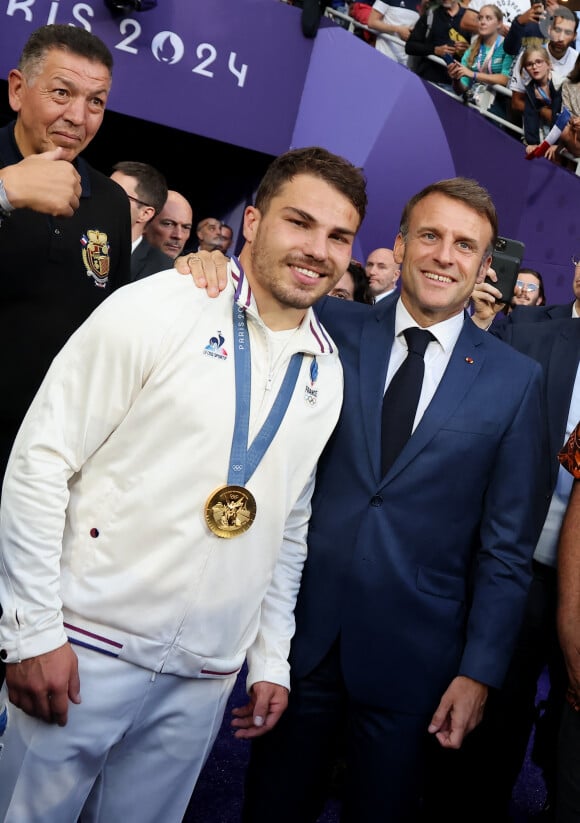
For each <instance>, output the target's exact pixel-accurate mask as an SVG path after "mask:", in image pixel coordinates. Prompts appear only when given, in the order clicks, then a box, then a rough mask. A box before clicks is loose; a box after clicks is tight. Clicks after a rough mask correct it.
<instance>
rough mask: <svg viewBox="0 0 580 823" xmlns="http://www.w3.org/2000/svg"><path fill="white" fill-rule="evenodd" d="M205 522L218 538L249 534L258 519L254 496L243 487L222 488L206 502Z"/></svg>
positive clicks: (213, 493)
mask: <svg viewBox="0 0 580 823" xmlns="http://www.w3.org/2000/svg"><path fill="white" fill-rule="evenodd" d="M204 514H205V522H206V523H207V525H208V526H209V528H210V529H211V531H212V532H213V533H214V534H216V535H217V536H218V537H237V536H238V535H239V534H243V533H244V532H247V531H248V529H249V528H250V526H251V525H252V523H253V522H254V520H255V518H256V501H255V499H254V495H253V494H252V493H251V492H250V491H248V489H246V488H244V487H243V486H229V485H228V486H220V487H219V488H218V489H216V490H215V491H213V492H212V493H211V494H210V496H209V497H208V498H207V500H206V501H205V508H204Z"/></svg>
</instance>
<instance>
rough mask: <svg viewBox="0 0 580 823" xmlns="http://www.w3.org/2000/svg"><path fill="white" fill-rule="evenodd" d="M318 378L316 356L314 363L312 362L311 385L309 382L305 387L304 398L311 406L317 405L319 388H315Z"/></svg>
mask: <svg viewBox="0 0 580 823" xmlns="http://www.w3.org/2000/svg"><path fill="white" fill-rule="evenodd" d="M317 380H318V363H317V362H316V357H314V358H313V360H312V363H311V364H310V385H308V384H307V385H306V386H305V387H304V399H305V400H306V402H307V403H308V405H309V406H315V405H316V401H317V400H318V389H315V388H314V386H315V384H316V381H317Z"/></svg>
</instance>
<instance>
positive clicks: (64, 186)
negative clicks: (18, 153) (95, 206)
mask: <svg viewBox="0 0 580 823" xmlns="http://www.w3.org/2000/svg"><path fill="white" fill-rule="evenodd" d="M63 153H64V152H63V149H60V148H59V149H54V150H53V151H45V152H43V153H42V154H31V155H30V156H29V157H25V158H24V160H21V161H20V163H15V164H14V165H12V166H5V167H4V168H3V169H0V178H1V179H2V182H3V183H4V189H5V191H6V196H7V198H8V200H9V201H10V204H11V205H12V206H13V207H14V208H15V209H23V208H28V209H32V210H33V211H38V212H41V213H42V214H52V215H53V216H55V217H72V215H73V214H74V213H75V211H76V210H77V209H78V207H79V199H80V196H81V178H80V176H79V173H78V172H77V170H76V169H75V167H74V166H73V165H72V163H69V162H68V160H62V159H61V156H62V155H63Z"/></svg>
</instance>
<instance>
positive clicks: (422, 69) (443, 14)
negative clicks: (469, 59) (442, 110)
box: [405, 0, 478, 86]
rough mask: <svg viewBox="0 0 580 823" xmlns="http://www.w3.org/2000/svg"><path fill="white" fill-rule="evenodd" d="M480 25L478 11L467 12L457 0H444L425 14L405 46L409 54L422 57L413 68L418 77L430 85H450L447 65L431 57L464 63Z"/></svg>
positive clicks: (468, 10)
mask: <svg viewBox="0 0 580 823" xmlns="http://www.w3.org/2000/svg"><path fill="white" fill-rule="evenodd" d="M477 22H478V14H477V12H475V11H472V9H466V8H465V7H464V6H461V5H460V4H459V3H458V2H457V0H443V2H442V3H441V5H438V6H434V7H433V8H431V9H429V10H428V11H426V12H425V13H424V14H423V15H422V16H421V17H420V18H419V20H418V21H417V22H416V23H415V25H414V27H413V30H412V31H411V35H410V37H409V39H408V40H407V42H406V44H405V51H406V52H407V54H408V55H411V56H414V57H419V58H421V60H420V62H419V65H418V67H417V68H416V69H414V70H415V71H416V72H417V74H418V75H419V76H420V77H422V78H423V79H424V80H429V81H430V82H431V83H438V84H439V85H444V86H450V80H449V74H448V73H447V66H443V65H438V64H437V63H436V62H435V61H433V60H429V59H428V56H429V55H430V54H434V55H436V56H437V57H441V58H443V59H445V58H446V57H452V58H454V59H456V60H461V57H462V55H463V53H464V51H465V50H466V49H467V47H468V46H469V42H470V40H471V36H472V34H473V33H474V32H476V31H477Z"/></svg>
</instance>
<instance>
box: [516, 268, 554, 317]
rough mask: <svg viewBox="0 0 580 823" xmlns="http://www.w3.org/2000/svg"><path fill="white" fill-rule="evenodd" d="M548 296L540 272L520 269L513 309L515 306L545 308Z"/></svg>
mask: <svg viewBox="0 0 580 823" xmlns="http://www.w3.org/2000/svg"><path fill="white" fill-rule="evenodd" d="M545 304H546V295H545V292H544V282H543V280H542V275H541V274H540V272H539V271H535V270H534V269H520V270H519V272H518V279H517V280H516V285H515V287H514V294H513V297H512V308H514V307H515V306H544V305H545Z"/></svg>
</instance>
